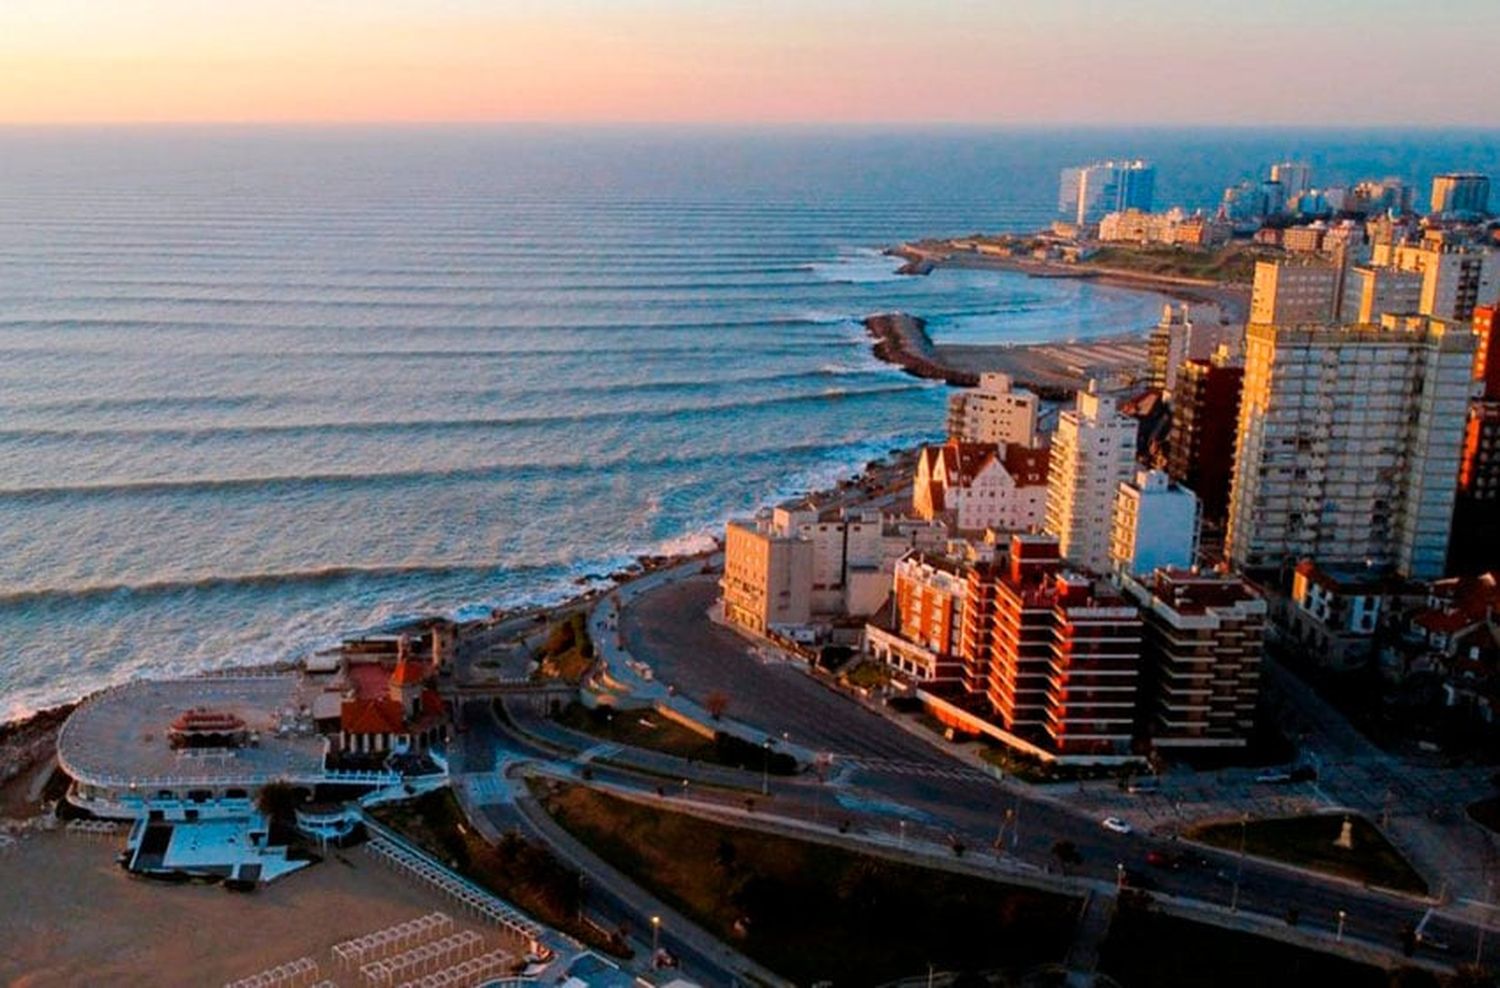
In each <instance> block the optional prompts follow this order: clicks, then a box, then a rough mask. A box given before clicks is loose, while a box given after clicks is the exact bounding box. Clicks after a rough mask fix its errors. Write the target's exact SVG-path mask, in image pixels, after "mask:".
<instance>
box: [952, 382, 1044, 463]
mask: <svg viewBox="0 0 1500 988" xmlns="http://www.w3.org/2000/svg"><path fill="white" fill-rule="evenodd" d="M1038 407H1039V401H1038V399H1037V396H1036V395H1035V394H1033V393H1032V392H1030V391H1028V390H1026V389H1025V388H1018V387H1016V386H1015V382H1014V381H1012V380H1011V377H1010V375H1009V374H1001V373H998V372H996V373H987V374H981V375H979V386H978V387H977V388H970V389H965V390H959V391H956V392H954V394H953V395H952V396H951V397H950V398H949V399H948V438H949V439H956V440H958V441H959V442H965V443H993V444H995V445H1000V446H1003V445H1005V444H1006V443H1017V444H1019V445H1021V446H1036V445H1037V440H1038V436H1037V409H1038Z"/></svg>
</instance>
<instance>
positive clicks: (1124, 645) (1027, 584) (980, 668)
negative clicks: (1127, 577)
mask: <svg viewBox="0 0 1500 988" xmlns="http://www.w3.org/2000/svg"><path fill="white" fill-rule="evenodd" d="M967 579H968V586H967V593H966V595H965V600H964V613H963V639H962V646H961V647H962V658H963V666H964V681H965V684H966V685H967V687H968V689H969V691H970V693H971V702H974V701H977V705H980V706H982V707H983V708H984V709H985V710H986V713H987V716H989V717H991V718H993V719H994V720H995V721H997V722H998V723H999V725H1000V726H1001V727H1002V728H1003V729H1004V730H1005V731H1006V732H1007V733H1008V734H1009V735H1011V736H1012V737H1011V738H1010V740H1013V741H1015V742H1018V743H1020V744H1022V745H1026V746H1034V748H1035V750H1037V751H1038V752H1039V753H1042V754H1045V755H1047V756H1050V757H1060V758H1088V757H1099V756H1108V757H1119V756H1124V755H1127V754H1128V753H1129V751H1130V744H1131V740H1132V738H1133V736H1134V734H1135V723H1136V719H1137V699H1138V697H1137V679H1138V677H1139V672H1140V664H1141V619H1140V614H1139V612H1138V611H1137V609H1136V608H1135V607H1134V606H1133V605H1131V604H1130V603H1129V602H1128V601H1126V600H1125V599H1124V598H1123V597H1121V596H1120V595H1119V594H1118V592H1117V591H1115V590H1114V589H1113V588H1112V587H1110V586H1109V585H1107V584H1105V583H1103V582H1102V581H1098V580H1095V579H1093V578H1090V577H1087V576H1084V575H1081V574H1078V573H1074V572H1069V571H1068V570H1067V569H1066V568H1065V567H1064V566H1063V565H1062V563H1061V560H1060V558H1059V556H1058V546H1057V541H1056V539H1053V538H1051V537H1049V536H1045V535H1016V536H1013V537H1012V539H1011V546H1010V554H1009V558H1008V560H1007V562H1006V564H1005V565H1004V566H993V565H990V566H986V565H980V566H973V567H970V569H969V571H968V577H967Z"/></svg>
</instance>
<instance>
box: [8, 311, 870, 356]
mask: <svg viewBox="0 0 1500 988" xmlns="http://www.w3.org/2000/svg"><path fill="white" fill-rule="evenodd" d="M489 308H492V309H493V308H494V306H493V304H491V305H490V306H489ZM849 320H850V317H849V316H848V315H841V314H839V313H834V312H807V313H797V314H793V315H767V316H765V317H764V318H756V319H701V318H699V319H689V320H673V321H664V320H663V321H655V322H652V321H643V320H632V321H629V322H583V323H580V322H577V321H569V320H562V321H556V322H545V321H537V320H533V319H527V320H526V321H524V322H519V323H515V324H506V323H499V322H492V323H443V324H441V325H433V326H422V325H412V324H411V323H408V322H383V323H368V322H367V323H360V324H359V326H358V327H350V326H331V325H329V324H327V323H320V322H309V323H275V322H270V323H268V322H266V321H265V320H263V319H261V320H255V321H253V322H236V321H235V320H233V319H180V318H150V319H142V318H124V317H114V316H111V317H100V316H79V317H65V316H51V317H46V318H0V331H3V330H7V329H10V330H16V329H19V330H46V331H51V330H59V329H62V330H68V329H72V330H92V329H106V330H115V329H123V330H153V331H156V330H162V329H181V330H210V331H215V332H220V331H225V330H229V331H239V330H252V329H253V330H257V331H267V330H270V331H281V332H296V333H303V332H306V333H335V332H349V331H350V330H351V329H357V330H358V331H359V332H360V333H361V334H372V333H399V334H402V335H405V336H411V335H418V336H420V335H423V334H425V333H441V334H445V335H456V334H476V333H477V334H487V333H496V334H502V335H504V334H511V333H539V334H540V333H548V332H554V331H566V332H569V333H621V332H639V331H642V330H649V331H653V332H655V331H679V332H702V331H704V330H708V331H714V330H740V329H761V328H764V327H766V326H774V327H778V328H796V327H799V326H827V325H833V324H836V323H843V322H848V321H849ZM500 352H506V351H500Z"/></svg>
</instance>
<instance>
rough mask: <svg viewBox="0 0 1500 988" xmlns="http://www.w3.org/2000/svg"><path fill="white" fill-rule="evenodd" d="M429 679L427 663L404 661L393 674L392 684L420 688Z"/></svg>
mask: <svg viewBox="0 0 1500 988" xmlns="http://www.w3.org/2000/svg"><path fill="white" fill-rule="evenodd" d="M426 678H427V663H425V662H413V661H411V660H410V659H402V660H401V661H400V662H397V663H396V671H395V672H393V673H391V682H393V683H395V684H396V685H397V686H418V685H420V684H421V683H422V681H423V680H425V679H426Z"/></svg>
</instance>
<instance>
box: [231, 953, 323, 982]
mask: <svg viewBox="0 0 1500 988" xmlns="http://www.w3.org/2000/svg"><path fill="white" fill-rule="evenodd" d="M317 979H318V962H317V961H315V960H313V959H312V958H311V957H299V958H298V959H297V960H294V961H292V962H291V963H288V964H281V965H278V966H276V967H273V968H267V969H266V970H264V971H261V972H260V973H259V974H252V975H250V977H248V978H241V979H239V980H238V981H231V982H229V983H228V984H226V985H225V986H224V988H310V986H311V985H313V983H314V982H316V981H317Z"/></svg>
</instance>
